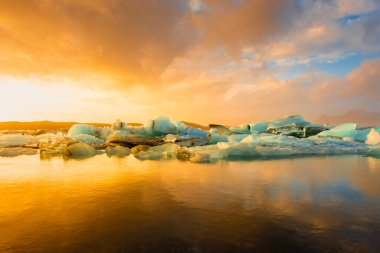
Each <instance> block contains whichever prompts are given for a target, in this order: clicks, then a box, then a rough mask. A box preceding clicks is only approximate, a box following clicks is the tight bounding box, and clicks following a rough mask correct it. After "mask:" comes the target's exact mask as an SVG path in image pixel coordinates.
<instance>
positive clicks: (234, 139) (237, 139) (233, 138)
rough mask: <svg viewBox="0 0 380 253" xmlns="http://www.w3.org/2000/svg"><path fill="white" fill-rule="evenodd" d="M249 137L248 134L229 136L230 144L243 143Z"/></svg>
mask: <svg viewBox="0 0 380 253" xmlns="http://www.w3.org/2000/svg"><path fill="white" fill-rule="evenodd" d="M247 136H248V135H247V134H233V135H230V136H228V142H241V141H242V140H243V139H244V138H246V137H247Z"/></svg>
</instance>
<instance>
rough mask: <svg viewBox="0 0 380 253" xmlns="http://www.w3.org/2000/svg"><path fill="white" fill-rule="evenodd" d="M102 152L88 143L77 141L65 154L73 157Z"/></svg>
mask: <svg viewBox="0 0 380 253" xmlns="http://www.w3.org/2000/svg"><path fill="white" fill-rule="evenodd" d="M102 153H103V152H102V151H99V150H96V149H95V148H93V147H92V146H90V145H88V144H86V143H75V144H72V145H70V146H69V147H68V148H67V150H65V153H64V155H65V156H67V157H72V158H87V157H91V156H95V155H98V154H102Z"/></svg>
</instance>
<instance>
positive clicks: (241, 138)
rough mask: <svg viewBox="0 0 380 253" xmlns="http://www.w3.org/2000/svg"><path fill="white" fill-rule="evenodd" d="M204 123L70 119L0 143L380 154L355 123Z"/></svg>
mask: <svg viewBox="0 0 380 253" xmlns="http://www.w3.org/2000/svg"><path fill="white" fill-rule="evenodd" d="M209 127H210V128H209V130H208V131H206V130H204V129H200V128H196V127H192V126H189V125H186V124H185V123H183V122H173V121H171V120H170V119H169V118H167V117H159V118H157V119H154V120H150V121H148V122H147V123H146V124H145V125H141V124H134V125H129V124H126V123H124V122H122V121H117V122H116V123H114V124H113V125H112V126H111V127H95V126H91V125H87V124H75V125H73V126H72V127H71V128H70V130H69V131H68V133H67V135H65V134H62V133H60V134H51V133H50V134H40V135H31V134H20V133H12V134H0V146H2V147H3V148H8V147H17V148H35V149H37V150H38V149H39V152H40V154H41V157H50V156H56V155H60V156H61V155H63V156H69V157H88V156H93V155H96V154H100V153H104V152H105V153H106V154H107V155H109V156H114V155H115V156H127V155H129V154H130V153H132V154H133V155H135V156H136V157H137V158H138V159H142V160H146V159H148V160H158V159H171V158H179V159H182V160H189V161H192V162H213V161H218V160H231V159H232V160H234V159H268V158H273V157H288V156H304V155H371V156H373V157H380V154H379V153H380V127H374V128H367V129H357V128H356V124H354V123H349V124H343V125H339V126H336V127H329V126H324V125H320V124H313V123H310V122H309V121H307V120H305V119H304V118H303V117H302V116H298V115H297V116H289V117H285V118H282V119H278V120H273V121H267V122H256V123H251V124H242V125H240V126H238V127H228V126H223V125H216V124H212V125H210V126H209ZM9 152H10V153H12V154H15V153H17V152H19V153H33V152H31V151H29V150H20V151H17V152H16V151H15V150H14V151H12V152H11V151H10V150H9ZM9 152H8V153H9ZM1 154H7V152H5V151H2V153H0V155H1Z"/></svg>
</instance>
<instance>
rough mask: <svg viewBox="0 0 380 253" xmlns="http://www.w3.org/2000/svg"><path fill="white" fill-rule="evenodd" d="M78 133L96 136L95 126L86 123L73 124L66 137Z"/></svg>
mask: <svg viewBox="0 0 380 253" xmlns="http://www.w3.org/2000/svg"><path fill="white" fill-rule="evenodd" d="M80 134H87V135H92V136H96V127H94V126H91V125H86V124H74V125H72V126H71V128H70V129H69V131H68V132H67V137H69V138H72V137H74V136H76V135H80Z"/></svg>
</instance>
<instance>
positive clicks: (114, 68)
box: [0, 0, 380, 125]
mask: <svg viewBox="0 0 380 253" xmlns="http://www.w3.org/2000/svg"><path fill="white" fill-rule="evenodd" d="M379 42H380V1H378V0H266V1H262V0H128V1H124V0H92V1H88V0H57V1H56V0H13V1H0V108H1V110H0V121H10V120H19V121H31V120H54V121H79V122H109V123H112V122H114V121H115V120H116V119H121V120H124V121H127V122H145V121H146V120H148V119H150V118H156V117H158V116H169V117H170V118H171V119H173V120H185V121H191V122H195V123H200V124H207V123H223V124H230V125H233V124H239V123H252V122H257V121H262V120H268V119H274V118H278V117H282V116H284V115H294V114H301V115H303V116H305V117H306V118H307V119H315V118H318V117H319V116H320V115H322V114H331V115H339V114H344V113H346V112H347V111H350V110H365V111H371V112H380V83H379V82H380V81H379V80H380V71H379V70H380V43H379Z"/></svg>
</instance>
